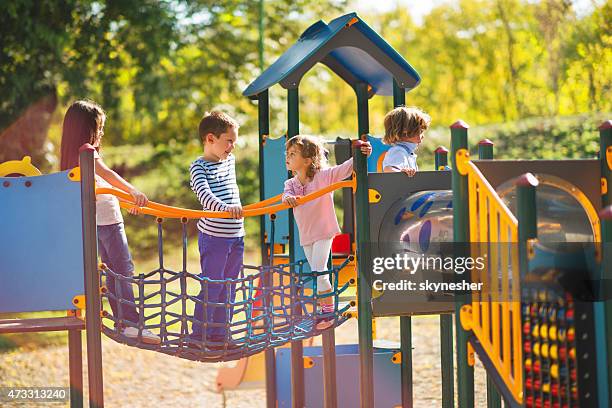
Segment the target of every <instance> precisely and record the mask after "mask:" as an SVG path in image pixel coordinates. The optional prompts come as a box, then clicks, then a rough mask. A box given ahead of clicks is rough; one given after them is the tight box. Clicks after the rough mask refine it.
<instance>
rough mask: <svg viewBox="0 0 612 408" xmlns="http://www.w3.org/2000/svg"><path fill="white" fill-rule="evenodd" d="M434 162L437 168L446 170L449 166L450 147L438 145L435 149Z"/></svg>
mask: <svg viewBox="0 0 612 408" xmlns="http://www.w3.org/2000/svg"><path fill="white" fill-rule="evenodd" d="M434 162H435V166H436V170H444V168H445V167H446V166H448V149H447V148H446V147H444V146H438V148H437V149H436V150H434Z"/></svg>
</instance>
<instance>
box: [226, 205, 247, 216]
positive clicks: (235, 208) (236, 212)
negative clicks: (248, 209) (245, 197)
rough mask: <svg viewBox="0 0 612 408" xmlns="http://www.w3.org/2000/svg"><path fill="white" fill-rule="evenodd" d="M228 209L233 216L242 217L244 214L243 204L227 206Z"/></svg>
mask: <svg viewBox="0 0 612 408" xmlns="http://www.w3.org/2000/svg"><path fill="white" fill-rule="evenodd" d="M227 211H228V212H229V213H230V215H231V216H232V218H236V219H240V218H242V216H243V210H242V206H241V205H230V206H229V207H227Z"/></svg>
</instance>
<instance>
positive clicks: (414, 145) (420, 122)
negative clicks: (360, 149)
mask: <svg viewBox="0 0 612 408" xmlns="http://www.w3.org/2000/svg"><path fill="white" fill-rule="evenodd" d="M384 123H385V136H384V137H383V142H384V143H386V144H388V145H392V147H391V148H390V149H389V151H388V152H387V154H386V155H385V158H384V160H383V165H382V166H383V171H384V172H400V171H401V172H404V173H406V174H407V175H408V176H409V177H412V176H414V175H415V173H416V172H417V171H418V170H419V166H418V165H417V155H416V153H415V151H416V150H417V149H418V147H419V145H420V144H421V142H422V141H423V137H424V135H425V131H426V130H427V129H428V128H429V124H430V123H431V118H430V116H429V115H428V114H427V113H425V112H423V111H422V110H421V109H419V108H417V107H414V106H409V107H406V106H400V107H397V108H395V109H393V110H392V111H391V112H389V113H387V115H386V116H385V121H384Z"/></svg>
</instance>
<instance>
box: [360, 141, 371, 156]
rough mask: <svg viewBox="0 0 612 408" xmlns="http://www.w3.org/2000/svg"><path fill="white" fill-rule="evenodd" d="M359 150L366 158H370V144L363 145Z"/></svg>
mask: <svg viewBox="0 0 612 408" xmlns="http://www.w3.org/2000/svg"><path fill="white" fill-rule="evenodd" d="M359 149H361V153H363V154H365V155H366V156H368V157H370V155H371V154H372V145H371V144H370V142H365V143H363V144H362V145H361V147H360V148H359Z"/></svg>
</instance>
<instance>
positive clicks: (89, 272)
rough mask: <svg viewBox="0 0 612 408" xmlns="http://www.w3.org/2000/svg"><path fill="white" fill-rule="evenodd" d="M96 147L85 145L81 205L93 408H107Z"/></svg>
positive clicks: (81, 161) (88, 360) (89, 369)
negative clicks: (97, 222)
mask: <svg viewBox="0 0 612 408" xmlns="http://www.w3.org/2000/svg"><path fill="white" fill-rule="evenodd" d="M94 151H95V149H94V148H93V146H91V145H89V144H87V145H83V146H82V147H81V149H80V153H79V163H80V167H81V203H82V219H83V264H84V267H85V311H86V318H85V328H86V330H87V333H86V334H87V373H88V379H89V406H90V407H92V408H102V407H104V384H103V383H104V382H103V374H102V339H101V336H100V328H101V327H102V321H101V320H102V319H101V317H100V310H102V308H101V303H100V280H99V278H98V239H97V231H96V193H95V190H94V188H95V184H94V175H95V167H94V166H95V165H94V159H93V153H94Z"/></svg>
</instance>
